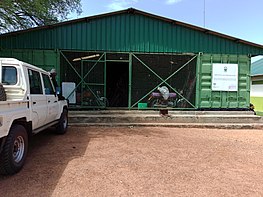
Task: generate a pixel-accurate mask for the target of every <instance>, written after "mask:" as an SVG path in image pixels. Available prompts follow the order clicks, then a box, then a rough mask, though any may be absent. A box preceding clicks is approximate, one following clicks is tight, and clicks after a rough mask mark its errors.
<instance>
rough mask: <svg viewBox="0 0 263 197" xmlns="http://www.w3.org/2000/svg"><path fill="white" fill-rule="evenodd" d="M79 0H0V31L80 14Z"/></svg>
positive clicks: (34, 25) (27, 26) (42, 23)
mask: <svg viewBox="0 0 263 197" xmlns="http://www.w3.org/2000/svg"><path fill="white" fill-rule="evenodd" d="M80 1H81V0H0V32H2V33H3V32H9V31H15V30H21V29H27V28H31V27H36V26H43V25H51V24H54V23H57V22H60V21H64V20H66V19H67V16H68V15H69V14H70V13H72V12H76V13H77V14H80V13H81V12H82V10H81V4H80Z"/></svg>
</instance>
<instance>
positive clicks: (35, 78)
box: [28, 69, 43, 94]
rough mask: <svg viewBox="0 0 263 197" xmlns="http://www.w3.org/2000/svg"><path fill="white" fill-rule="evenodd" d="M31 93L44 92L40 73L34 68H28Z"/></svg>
mask: <svg viewBox="0 0 263 197" xmlns="http://www.w3.org/2000/svg"><path fill="white" fill-rule="evenodd" d="M28 76H29V83H30V94H43V90H42V85H41V78H40V73H39V72H37V71H34V70H30V69H29V70H28Z"/></svg>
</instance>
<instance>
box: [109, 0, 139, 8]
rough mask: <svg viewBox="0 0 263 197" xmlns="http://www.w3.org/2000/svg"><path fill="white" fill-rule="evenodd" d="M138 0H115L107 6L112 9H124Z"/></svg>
mask: <svg viewBox="0 0 263 197" xmlns="http://www.w3.org/2000/svg"><path fill="white" fill-rule="evenodd" d="M137 2H138V0H113V1H112V2H111V3H110V4H109V5H107V7H108V9H109V10H111V11H116V10H123V9H126V8H128V7H131V6H132V5H133V4H135V3H137Z"/></svg>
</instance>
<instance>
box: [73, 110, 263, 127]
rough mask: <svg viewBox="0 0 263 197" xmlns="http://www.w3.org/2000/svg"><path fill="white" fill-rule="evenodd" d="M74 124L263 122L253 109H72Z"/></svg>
mask: <svg viewBox="0 0 263 197" xmlns="http://www.w3.org/2000/svg"><path fill="white" fill-rule="evenodd" d="M69 123H70V124H83V125H85V124H86V125H87V124H90V125H98V124H101V125H103V124H105V125H106V124H108V125H109V124H115V125H116V124H123V125H125V124H127V125H132V124H134V125H135V124H137V125H140V124H141V125H143V124H159V125H162V124H167V125H168V124H171V125H172V124H182V125H183V124H208V125H209V124H212V125H213V124H243V125H245V124H263V121H262V118H261V117H260V116H256V115H254V114H253V112H251V111H169V112H168V115H167V116H161V115H160V113H159V111H150V110H147V111H146V110H100V111H99V110H98V111H70V112H69Z"/></svg>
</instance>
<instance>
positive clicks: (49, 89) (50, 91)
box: [42, 74, 55, 94]
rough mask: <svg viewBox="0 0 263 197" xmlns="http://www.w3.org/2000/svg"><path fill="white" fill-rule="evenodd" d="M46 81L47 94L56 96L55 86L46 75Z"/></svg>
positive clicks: (44, 76)
mask: <svg viewBox="0 0 263 197" xmlns="http://www.w3.org/2000/svg"><path fill="white" fill-rule="evenodd" d="M42 77H43V81H44V88H45V94H55V92H54V89H53V86H52V84H51V81H50V77H49V76H48V75H46V74H42Z"/></svg>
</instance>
